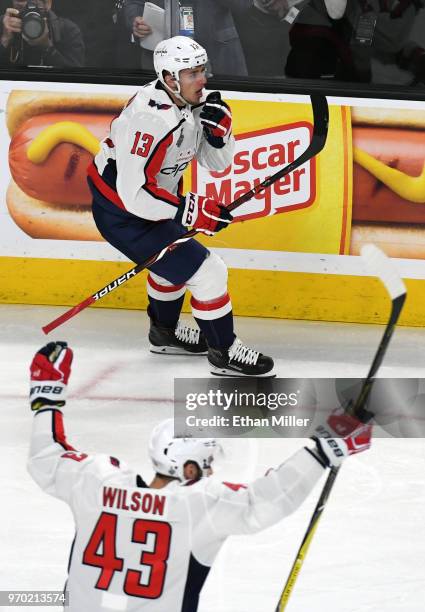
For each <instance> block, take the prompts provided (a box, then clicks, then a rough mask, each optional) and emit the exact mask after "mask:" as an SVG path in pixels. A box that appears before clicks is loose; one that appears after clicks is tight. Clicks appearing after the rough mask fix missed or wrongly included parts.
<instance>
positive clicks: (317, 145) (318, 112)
mask: <svg viewBox="0 0 425 612" xmlns="http://www.w3.org/2000/svg"><path fill="white" fill-rule="evenodd" d="M310 98H311V105H312V110H313V122H314V127H313V135H312V138H311V142H310V144H309V146H308V147H307V149H306V150H305V151H304V153H302V154H301V155H300V156H299V157H298V158H297V159H295V160H294V161H293V162H292V163H290V164H288V165H287V166H285V167H284V168H282V169H281V170H279V171H278V172H276V173H275V174H273V175H272V176H269V177H268V178H266V179H265V180H264V181H263V182H262V183H259V184H258V185H256V186H255V187H253V188H252V189H251V190H250V191H247V192H246V193H244V194H243V195H242V196H240V197H239V198H237V199H236V200H235V201H234V202H232V203H231V204H229V206H228V207H227V208H228V210H229V211H233V210H235V209H236V208H238V207H239V206H241V205H242V204H244V203H245V202H247V201H248V200H250V199H251V198H253V197H254V196H255V195H257V194H258V193H260V192H261V191H264V190H265V189H267V188H268V187H270V185H272V184H273V183H275V182H276V181H278V180H279V179H281V178H282V177H283V176H286V175H287V174H290V173H291V172H292V171H293V170H295V168H298V167H299V166H302V165H303V164H305V163H306V162H307V161H309V160H310V159H312V158H313V157H315V156H316V155H317V154H318V153H320V151H321V150H322V149H323V147H324V146H325V143H326V138H327V134H328V122H329V109H328V103H327V101H326V97H325V96H322V95H320V94H312V95H311V96H310ZM197 233H198V231H197V230H195V229H192V230H189V231H188V232H186V233H185V234H183V236H181V237H180V238H178V239H177V240H175V241H174V242H172V243H171V244H169V245H168V246H166V247H164V248H163V249H162V250H161V251H158V252H157V253H155V254H154V255H152V256H151V257H149V258H148V259H146V260H145V261H143V262H142V263H140V264H137V266H135V267H134V268H132V269H131V270H129V271H128V272H126V273H125V274H123V275H122V276H120V277H118V278H116V279H115V280H113V281H112V282H111V283H109V284H108V285H106V286H105V287H103V288H102V289H100V290H99V291H96V293H93V295H91V296H90V297H88V298H86V299H85V300H83V301H82V302H80V304H77V305H76V306H73V307H72V308H70V309H69V310H67V311H66V312H64V313H63V314H62V315H60V316H59V317H58V318H57V319H55V320H54V321H52V322H51V323H48V324H47V325H45V326H44V327H42V330H43V331H44V333H45V334H48V333H49V332H51V331H52V330H54V329H56V328H57V327H59V325H62V323H65V321H68V320H69V319H71V318H72V317H74V316H75V315H77V314H78V313H79V312H81V311H82V310H84V309H85V308H87V307H88V306H91V304H94V302H97V301H98V300H100V299H102V298H103V297H105V295H108V293H111V291H113V290H114V289H116V288H117V287H119V286H120V285H123V284H124V283H126V282H127V281H128V280H129V279H130V278H132V277H133V276H136V274H138V273H139V272H141V271H142V270H144V269H145V268H148V267H149V266H151V265H153V264H154V263H155V262H157V261H158V260H160V259H161V258H162V257H164V255H165V254H166V253H168V252H169V251H172V250H173V249H175V248H176V247H177V246H178V245H180V244H183V243H184V242H187V240H190V239H191V238H193V236H195V235H196V234H197Z"/></svg>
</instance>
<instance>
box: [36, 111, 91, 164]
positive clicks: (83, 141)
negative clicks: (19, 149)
mask: <svg viewBox="0 0 425 612" xmlns="http://www.w3.org/2000/svg"><path fill="white" fill-rule="evenodd" d="M62 142H70V143H71V144H75V145H78V146H80V147H82V148H83V149H86V150H87V151H89V152H90V153H91V154H92V155H96V154H97V153H98V151H99V147H100V145H99V141H98V139H97V138H96V136H94V135H93V134H92V133H91V132H90V130H88V129H87V128H86V127H84V125H81V123H76V122H75V121H59V122H58V123H54V124H53V125H49V126H48V127H46V128H45V129H44V130H42V131H41V132H40V133H39V134H38V135H37V136H36V137H35V138H34V140H33V141H32V143H31V144H30V146H29V147H28V150H27V157H28V159H29V160H30V161H31V162H33V163H34V164H42V163H43V162H44V161H45V160H46V159H47V158H48V157H49V155H50V153H51V152H52V151H53V149H54V148H55V147H57V146H58V145H59V144H61V143H62Z"/></svg>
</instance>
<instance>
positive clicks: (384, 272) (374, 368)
mask: <svg viewBox="0 0 425 612" xmlns="http://www.w3.org/2000/svg"><path fill="white" fill-rule="evenodd" d="M361 256H362V259H363V262H364V264H365V266H366V268H367V270H368V271H369V272H370V273H371V274H373V275H374V276H377V277H378V278H379V279H380V281H381V282H382V283H383V285H384V287H385V289H386V290H387V293H388V295H389V297H390V298H391V312H390V316H389V319H388V322H387V324H386V326H385V330H384V333H383V335H382V338H381V341H380V343H379V346H378V348H377V350H376V353H375V356H374V358H373V361H372V365H371V366H370V369H369V372H368V375H367V377H366V379H365V380H364V382H363V384H362V387H361V389H360V392H359V394H358V396H357V398H356V400H355V402H352V403H351V404H350V405H349V406H347V408H346V410H347V412H349V413H350V414H353V415H355V416H356V417H357V418H358V419H359V420H360V421H362V422H364V423H367V422H368V421H370V420H371V419H372V418H373V416H374V415H373V414H372V413H371V412H369V411H367V410H366V409H365V404H366V402H367V399H368V397H369V395H370V392H371V390H372V386H373V383H374V381H375V375H376V373H377V372H378V370H379V367H380V365H381V363H382V361H383V359H384V356H385V353H386V352H387V349H388V346H389V343H390V340H391V337H392V335H393V332H394V329H395V326H396V325H397V322H398V319H399V317H400V314H401V311H402V309H403V306H404V302H405V300H406V295H407V293H406V287H405V285H404V283H403V281H402V280H401V278H400V276H399V275H398V274H397V271H396V270H395V269H394V264H393V263H392V262H391V260H390V259H389V258H388V257H387V256H386V255H385V254H384V253H383V252H382V251H381V250H380V249H378V247H376V246H375V245H373V244H368V245H365V246H364V247H363V248H362V251H361ZM339 469H340V468H332V469H331V470H330V472H329V475H328V477H327V479H326V482H325V484H324V485H323V489H322V492H321V494H320V497H319V500H318V502H317V504H316V507H315V509H314V511H313V515H312V517H311V520H310V523H309V525H308V527H307V531H306V532H305V535H304V538H303V541H302V542H301V546H300V548H299V549H298V553H297V556H296V557H295V561H294V563H293V565H292V568H291V571H290V572H289V576H288V579H287V581H286V583H285V586H284V588H283V591H282V594H281V596H280V599H279V603H278V605H277V607H276V610H275V612H283V611H284V610H286V607H287V603H288V600H289V597H290V595H291V593H292V589H293V587H294V584H295V582H296V580H297V577H298V574H299V572H300V570H301V567H302V564H303V562H304V559H305V557H306V555H307V552H308V549H309V546H310V543H311V540H312V539H313V536H314V534H315V532H316V529H317V526H318V523H319V520H320V518H321V516H322V513H323V510H324V509H325V505H326V502H327V501H328V499H329V495H330V493H331V491H332V488H333V486H334V484H335V480H336V478H337V476H338V473H339Z"/></svg>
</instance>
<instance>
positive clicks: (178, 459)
mask: <svg viewBox="0 0 425 612" xmlns="http://www.w3.org/2000/svg"><path fill="white" fill-rule="evenodd" d="M72 357H73V355H72V350H71V349H70V348H69V347H68V346H67V344H66V343H65V342H51V343H49V344H47V345H46V346H44V347H43V348H42V349H41V350H40V351H38V352H37V353H36V355H35V357H34V359H33V361H32V364H31V393H30V401H31V408H32V410H33V411H34V413H35V414H34V422H33V428H32V434H31V448H30V456H29V462H28V469H29V472H30V474H31V476H32V477H33V478H34V480H35V481H36V482H37V483H38V485H39V486H40V487H41V488H42V489H43V490H44V491H46V492H47V493H50V494H51V495H53V496H55V497H58V498H59V499H61V500H63V501H64V502H66V503H67V504H68V505H69V506H70V508H71V510H72V512H73V515H74V521H75V528H76V535H75V539H74V542H73V545H72V550H71V556H70V561H69V569H68V571H69V578H68V582H67V586H66V589H67V591H68V592H69V607H68V608H67V610H68V611H69V612H110V611H111V610H126V611H127V612H144V611H149V612H196V610H197V609H198V601H199V595H200V591H201V589H202V586H203V584H204V582H205V579H206V577H207V575H208V572H209V570H210V568H211V565H212V563H213V561H214V559H215V557H216V555H217V553H218V551H219V550H220V547H221V546H222V544H223V542H224V541H225V540H226V538H227V537H228V536H230V535H234V534H249V533H255V532H258V531H260V530H262V529H265V528H266V527H268V526H270V525H273V524H274V523H277V522H278V521H280V520H281V519H283V518H284V517H285V516H287V515H289V514H290V513H291V512H293V511H294V510H296V509H297V508H298V506H299V505H300V504H301V503H302V502H303V501H304V499H305V498H306V497H307V496H308V494H309V493H310V491H311V490H312V489H313V487H314V486H315V484H316V483H317V482H318V480H319V479H320V477H321V476H322V474H323V473H324V472H325V471H326V468H327V467H337V466H339V465H340V464H341V462H342V461H343V460H344V459H345V458H346V457H347V456H348V455H351V454H353V453H357V452H360V451H363V450H366V449H367V448H369V446H370V435H371V427H370V426H367V427H366V428H365V427H364V426H361V425H360V424H359V423H358V422H357V424H356V425H360V427H359V428H356V429H355V430H354V432H353V433H351V434H350V435H348V436H347V437H345V438H333V437H329V438H318V437H314V438H313V442H310V443H309V444H308V446H305V447H303V448H301V449H300V450H299V451H297V452H296V453H295V454H294V455H293V456H292V457H290V458H289V459H287V460H286V461H285V462H284V463H282V464H281V465H280V466H279V467H277V468H275V469H271V470H269V471H268V472H267V474H266V475H265V476H263V477H262V478H257V479H256V480H254V481H253V482H251V483H250V484H247V485H235V484H232V483H226V482H222V481H221V480H220V479H218V478H216V477H214V476H211V473H212V463H213V459H214V454H215V452H216V450H217V447H218V444H217V441H216V440H214V439H211V438H200V439H194V438H175V437H174V435H173V423H172V421H171V420H169V421H164V422H162V423H160V424H158V425H157V426H156V427H155V428H154V430H153V432H152V435H151V439H150V443H149V454H150V458H151V460H152V464H153V467H154V470H155V476H154V478H153V480H152V482H151V483H150V484H149V485H148V484H146V482H145V481H144V480H143V478H142V477H141V476H140V475H139V474H137V473H136V472H134V471H133V470H131V469H130V468H129V467H128V466H126V465H124V464H123V463H121V462H120V461H119V460H118V459H116V458H114V457H109V456H107V455H100V454H91V453H89V452H86V451H80V450H76V449H75V448H73V447H72V446H71V445H70V444H69V442H68V441H67V439H66V436H65V430H64V422H63V413H62V410H61V409H62V408H63V407H64V406H65V399H66V388H67V383H68V379H69V376H70V372H71V362H72ZM348 418H349V420H351V421H352V420H353V418H352V417H348ZM332 419H333V420H332V421H331V420H330V419H329V424H330V425H331V423H332V426H331V427H330V432H328V433H329V435H330V436H332V432H334V434H335V432H337V431H341V429H342V430H343V431H344V432H345V431H346V430H347V421H346V417H345V415H344V414H341V415H339V416H338V413H336V414H335V415H333V417H332ZM348 427H349V429H350V430H351V429H352V422H350V423H349V425H348Z"/></svg>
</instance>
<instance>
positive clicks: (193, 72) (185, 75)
mask: <svg viewBox="0 0 425 612" xmlns="http://www.w3.org/2000/svg"><path fill="white" fill-rule="evenodd" d="M179 79H180V93H181V95H182V97H183V98H184V99H185V100H186V101H187V102H189V104H199V102H200V101H201V99H202V96H203V93H204V87H205V85H206V84H207V76H206V67H205V66H198V67H197V68H185V69H184V70H181V71H180V74H179Z"/></svg>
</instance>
